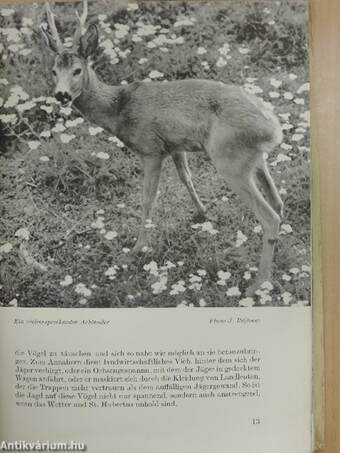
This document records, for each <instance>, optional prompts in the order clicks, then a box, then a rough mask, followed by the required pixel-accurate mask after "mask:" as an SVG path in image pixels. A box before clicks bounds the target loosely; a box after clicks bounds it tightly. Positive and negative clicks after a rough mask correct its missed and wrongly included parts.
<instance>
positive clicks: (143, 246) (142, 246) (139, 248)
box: [131, 241, 150, 255]
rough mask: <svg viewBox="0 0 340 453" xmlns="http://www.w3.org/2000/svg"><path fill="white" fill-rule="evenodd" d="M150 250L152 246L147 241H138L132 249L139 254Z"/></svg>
mask: <svg viewBox="0 0 340 453" xmlns="http://www.w3.org/2000/svg"><path fill="white" fill-rule="evenodd" d="M149 250H150V247H149V246H148V244H147V243H146V242H144V241H143V242H142V241H137V242H136V244H135V245H134V247H133V248H132V250H131V253H132V254H133V255H137V254H138V253H146V252H148V251H149Z"/></svg>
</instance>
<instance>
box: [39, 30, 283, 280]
mask: <svg viewBox="0 0 340 453" xmlns="http://www.w3.org/2000/svg"><path fill="white" fill-rule="evenodd" d="M96 33H97V32H96V29H95V27H93V26H92V27H91V30H90V32H89V31H88V32H87V34H85V36H82V37H81V38H80V39H81V42H82V43H83V45H82V46H81V48H80V49H81V50H80V51H79V52H80V53H81V54H79V55H78V56H75V55H74V53H72V52H62V53H61V55H58V56H57V57H56V61H55V66H54V68H55V71H56V72H57V73H58V74H57V75H56V84H57V89H59V90H63V92H64V93H67V95H68V96H69V98H71V99H72V100H73V103H74V105H75V106H76V107H77V108H78V109H79V110H80V111H81V112H82V113H83V114H84V115H85V116H86V117H88V118H89V120H90V121H92V122H94V123H96V124H97V125H99V126H101V127H103V128H105V129H106V130H107V131H109V132H110V133H111V134H113V135H116V136H117V137H118V138H120V139H121V140H122V141H123V142H124V143H125V144H126V145H127V146H129V147H130V148H131V149H132V150H134V151H135V152H137V153H138V154H140V155H141V157H142V158H143V162H144V188H143V219H142V227H141V230H140V234H139V238H138V241H137V243H136V245H135V251H139V250H141V249H142V248H143V247H144V246H145V245H146V243H147V237H146V229H145V223H146V221H147V219H149V218H150V216H151V211H152V206H153V203H154V201H155V198H156V194H157V187H158V183H159V176H160V172H161V168H162V162H163V159H164V157H166V156H169V155H170V156H172V158H173V160H174V163H175V165H176V168H177V171H178V174H179V176H180V179H181V181H182V182H183V183H184V184H185V186H186V187H187V189H188V191H189V193H190V196H191V198H192V200H193V201H194V203H195V205H196V207H197V209H198V210H199V212H200V213H202V214H203V213H204V211H205V210H204V207H203V205H202V203H201V201H200V199H199V197H198V195H197V193H196V191H195V188H194V186H193V184H192V181H191V174H190V170H189V167H188V164H187V159H186V154H185V152H186V151H189V152H199V151H203V152H206V153H208V155H209V156H210V157H211V159H212V162H213V163H214V165H215V167H216V169H217V170H218V172H219V173H220V174H221V175H222V176H223V177H224V178H226V180H227V181H228V183H229V185H230V187H231V188H232V189H233V190H234V191H235V192H236V193H237V194H238V195H239V197H240V198H241V199H242V200H243V201H244V203H245V204H246V205H247V206H248V207H249V208H250V209H252V211H253V212H254V214H255V215H256V217H257V218H258V220H259V221H260V223H261V225H262V228H263V231H264V235H263V250H262V255H261V260H260V266H259V275H258V282H257V283H256V285H255V288H256V287H257V286H258V285H259V284H260V283H261V282H262V281H264V280H268V279H270V272H271V264H272V259H273V253H274V242H275V240H276V239H277V237H278V233H279V223H280V216H281V214H282V206H283V204H282V200H281V198H280V196H279V194H278V192H277V190H276V187H275V184H274V182H273V180H272V178H271V176H270V174H269V170H268V167H267V165H266V162H265V160H264V159H263V153H264V152H267V153H269V152H270V151H271V150H272V149H273V148H274V147H275V146H276V145H277V144H278V143H280V141H281V140H282V132H281V128H280V124H279V122H278V120H277V118H276V116H275V115H274V114H273V113H272V111H271V110H270V109H268V108H267V107H266V106H265V104H264V103H263V102H262V101H261V100H260V99H258V98H257V97H255V96H253V95H251V94H248V93H247V92H245V91H244V90H243V89H242V88H240V87H237V86H234V85H226V84H224V83H221V82H215V81H211V80H182V81H174V82H136V83H132V84H129V85H124V86H109V85H106V84H104V83H103V82H101V81H100V80H99V79H98V78H97V76H96V74H95V72H94V71H93V70H92V69H91V67H90V66H89V65H87V63H86V57H87V54H88V52H89V49H90V50H91V51H92V49H93V48H95V44H96V41H97V40H98V36H97V34H96ZM47 42H48V39H47ZM79 67H81V68H82V71H81V75H77V76H76V75H75V72H74V70H75V68H79ZM260 188H261V189H262V191H263V193H264V194H265V198H264V197H263V195H262V193H261V191H260V190H259V189H260Z"/></svg>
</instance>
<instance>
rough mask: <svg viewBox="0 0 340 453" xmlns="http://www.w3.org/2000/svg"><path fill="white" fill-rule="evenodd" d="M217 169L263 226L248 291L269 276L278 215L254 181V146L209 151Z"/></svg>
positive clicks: (255, 156)
mask: <svg viewBox="0 0 340 453" xmlns="http://www.w3.org/2000/svg"><path fill="white" fill-rule="evenodd" d="M211 157H212V160H213V162H214V164H215V166H216V169H217V171H218V172H219V173H220V174H221V175H222V176H223V177H224V178H225V179H226V181H227V183H228V185H229V186H230V188H231V189H232V190H233V191H234V192H235V193H236V194H237V195H238V196H239V197H240V199H241V200H242V201H243V202H244V204H245V205H246V206H248V208H250V209H251V210H252V211H253V213H254V214H255V216H256V217H257V219H258V220H259V222H260V223H261V225H262V229H263V244H262V253H261V258H260V264H259V272H258V277H257V281H256V282H255V284H254V285H253V286H252V287H251V288H249V290H248V294H252V293H253V292H254V291H255V290H256V289H257V288H258V287H259V286H260V285H261V284H262V283H263V282H264V281H269V280H270V279H271V269H272V261H273V255H274V247H275V243H276V241H277V239H278V235H279V227H280V216H279V215H278V214H277V212H276V211H275V210H274V209H273V208H272V206H271V205H270V204H269V203H268V202H267V201H266V200H265V198H264V197H263V195H262V193H261V192H260V190H259V189H258V187H257V186H256V184H255V178H256V176H255V171H256V168H257V165H256V164H257V161H258V159H259V157H260V155H259V152H258V151H257V150H256V149H244V148H243V149H240V148H239V149H237V148H236V149H233V150H232V151H230V152H228V151H225V152H215V153H214V152H212V153H211Z"/></svg>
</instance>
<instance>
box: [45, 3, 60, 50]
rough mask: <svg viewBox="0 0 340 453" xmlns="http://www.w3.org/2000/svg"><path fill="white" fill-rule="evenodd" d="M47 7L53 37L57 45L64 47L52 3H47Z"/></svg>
mask: <svg viewBox="0 0 340 453" xmlns="http://www.w3.org/2000/svg"><path fill="white" fill-rule="evenodd" d="M45 7H46V14H47V21H48V26H49V28H50V31H51V35H52V38H53V39H54V41H55V43H56V46H57V48H58V49H62V48H63V43H62V42H61V39H60V36H59V33H58V30H57V27H56V24H55V21H54V14H53V12H52V10H51V7H50V4H49V3H48V2H46V3H45Z"/></svg>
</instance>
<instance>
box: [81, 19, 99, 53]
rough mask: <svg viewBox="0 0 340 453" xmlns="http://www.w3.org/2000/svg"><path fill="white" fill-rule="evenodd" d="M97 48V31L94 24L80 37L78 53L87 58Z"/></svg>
mask: <svg viewBox="0 0 340 453" xmlns="http://www.w3.org/2000/svg"><path fill="white" fill-rule="evenodd" d="M97 46H98V29H97V27H96V25H95V24H91V25H90V26H89V27H88V29H87V30H86V32H85V34H84V35H83V36H81V38H80V41H79V52H80V54H81V55H82V56H83V57H84V58H87V57H89V56H90V55H93V54H94V53H95V51H96V49H97Z"/></svg>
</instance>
